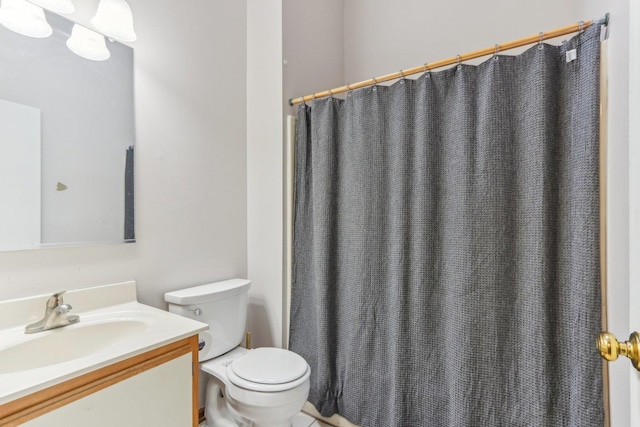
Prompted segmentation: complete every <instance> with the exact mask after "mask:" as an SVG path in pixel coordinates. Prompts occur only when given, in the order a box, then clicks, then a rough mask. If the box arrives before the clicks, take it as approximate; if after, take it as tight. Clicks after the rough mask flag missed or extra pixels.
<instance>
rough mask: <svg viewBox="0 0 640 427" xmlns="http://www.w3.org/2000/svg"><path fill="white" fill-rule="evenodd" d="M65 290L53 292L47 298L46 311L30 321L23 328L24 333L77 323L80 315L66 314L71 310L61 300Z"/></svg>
mask: <svg viewBox="0 0 640 427" xmlns="http://www.w3.org/2000/svg"><path fill="white" fill-rule="evenodd" d="M64 292H65V291H62V292H58V293H55V294H53V295H51V296H50V297H49V299H48V300H47V306H46V311H45V313H44V317H43V318H42V319H41V320H39V321H37V322H35V323H31V324H29V325H27V326H26V328H24V333H25V334H34V333H36V332H42V331H47V330H49V329H55V328H60V327H62V326H67V325H71V324H72V323H77V322H78V321H79V320H80V317H79V316H77V315H75V314H67V313H69V311H70V310H71V308H72V307H71V306H70V305H69V304H65V303H64V301H63V300H62V294H64Z"/></svg>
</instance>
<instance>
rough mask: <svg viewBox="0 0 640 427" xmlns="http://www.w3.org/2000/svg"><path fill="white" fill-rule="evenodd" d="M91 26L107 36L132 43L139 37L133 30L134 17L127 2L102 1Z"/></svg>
mask: <svg viewBox="0 0 640 427" xmlns="http://www.w3.org/2000/svg"><path fill="white" fill-rule="evenodd" d="M91 24H93V26H94V27H95V28H96V30H98V31H100V32H101V33H102V34H104V35H105V36H107V37H109V38H112V39H116V40H121V41H126V42H132V41H134V40H135V39H137V38H138V37H137V36H136V32H135V31H134V30H133V15H132V14H131V7H130V6H129V3H127V2H126V0H100V3H99V4H98V11H97V12H96V16H94V17H93V19H91Z"/></svg>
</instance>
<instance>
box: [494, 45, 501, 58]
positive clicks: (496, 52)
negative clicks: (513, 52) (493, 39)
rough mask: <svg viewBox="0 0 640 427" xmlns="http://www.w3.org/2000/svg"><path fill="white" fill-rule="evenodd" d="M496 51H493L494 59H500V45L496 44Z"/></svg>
mask: <svg viewBox="0 0 640 427" xmlns="http://www.w3.org/2000/svg"><path fill="white" fill-rule="evenodd" d="M495 48H496V51H495V52H494V53H493V59H494V60H496V59H498V52H500V45H495Z"/></svg>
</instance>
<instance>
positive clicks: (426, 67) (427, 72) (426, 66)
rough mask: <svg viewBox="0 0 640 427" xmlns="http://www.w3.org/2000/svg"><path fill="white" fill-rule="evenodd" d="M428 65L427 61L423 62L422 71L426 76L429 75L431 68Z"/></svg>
mask: <svg viewBox="0 0 640 427" xmlns="http://www.w3.org/2000/svg"><path fill="white" fill-rule="evenodd" d="M428 65H429V63H428V62H425V63H424V73H425V75H426V76H427V77H431V70H430V69H429V67H428Z"/></svg>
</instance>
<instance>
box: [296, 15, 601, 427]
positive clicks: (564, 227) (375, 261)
mask: <svg viewBox="0 0 640 427" xmlns="http://www.w3.org/2000/svg"><path fill="white" fill-rule="evenodd" d="M599 33H600V28H599V26H598V25H594V26H592V27H590V28H588V29H587V30H585V31H584V32H582V33H580V34H579V35H576V36H575V37H574V38H573V39H571V40H569V41H568V42H565V43H564V44H563V45H562V46H551V45H546V44H545V45H543V46H542V47H540V46H534V47H531V48H530V49H529V50H527V51H526V52H524V53H522V54H521V55H518V56H499V57H498V58H497V59H495V58H491V59H489V60H487V61H486V62H484V63H483V64H481V65H479V66H470V65H462V66H461V67H454V68H452V69H449V70H445V71H442V72H436V73H431V74H429V75H423V76H422V77H420V78H418V79H416V80H408V79H407V80H402V81H399V82H396V83H395V84H394V85H392V86H389V87H384V86H378V87H369V88H364V89H360V90H357V91H354V92H353V93H351V94H350V95H349V96H348V97H347V99H345V100H339V99H333V98H327V99H322V100H317V101H315V102H314V103H313V106H306V105H302V106H300V109H299V112H298V120H297V129H296V137H297V138H296V139H297V142H296V144H297V147H296V193H295V221H294V248H293V251H294V253H293V255H294V262H293V288H292V305H291V330H290V349H291V350H293V351H295V352H297V353H299V354H301V355H302V356H303V357H304V358H305V359H306V360H307V361H308V363H309V364H310V366H311V369H312V374H311V392H310V396H309V400H310V401H311V402H312V403H313V404H314V405H315V406H316V407H317V408H318V410H319V411H320V412H321V414H322V415H324V416H330V415H332V414H334V413H340V414H341V415H343V416H345V417H346V418H348V419H349V420H351V421H352V422H354V423H356V424H359V425H362V426H370V427H390V426H395V427H407V426H536V427H538V426H580V427H584V426H601V425H602V424H603V404H602V373H601V362H600V358H599V355H598V353H597V350H596V349H595V344H594V343H595V338H596V337H597V334H598V332H599V331H600V292H599V234H598V231H599V229H598V227H599V211H598V208H599V200H598V126H599V81H598V77H599V56H600V43H599V41H600V40H599ZM573 49H576V51H577V59H576V60H573V61H570V62H567V60H566V58H567V56H566V52H567V51H569V50H573Z"/></svg>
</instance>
